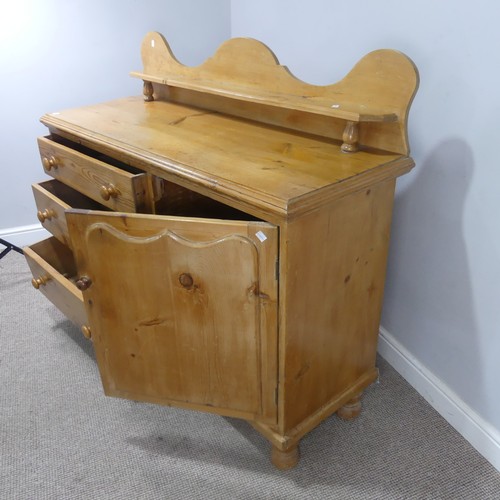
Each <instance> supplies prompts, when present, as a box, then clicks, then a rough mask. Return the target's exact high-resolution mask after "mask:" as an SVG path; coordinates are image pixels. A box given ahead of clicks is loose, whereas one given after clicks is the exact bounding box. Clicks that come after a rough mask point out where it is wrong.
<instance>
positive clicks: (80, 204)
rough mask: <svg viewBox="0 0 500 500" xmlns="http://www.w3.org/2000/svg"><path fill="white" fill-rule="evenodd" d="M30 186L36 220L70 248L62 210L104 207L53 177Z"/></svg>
mask: <svg viewBox="0 0 500 500" xmlns="http://www.w3.org/2000/svg"><path fill="white" fill-rule="evenodd" d="M31 187H32V189H33V195H34V198H35V203H36V207H37V210H38V212H37V217H38V220H39V221H40V222H41V223H42V225H43V227H44V228H45V229H46V230H47V231H49V232H50V233H52V234H53V235H54V236H55V237H56V238H57V239H58V240H59V241H61V242H62V243H64V244H65V245H66V246H69V247H70V248H71V240H70V238H69V234H68V225H67V223H66V214H65V213H64V212H65V211H66V210H68V209H70V208H82V209H89V210H104V209H105V208H104V207H103V206H102V205H101V204H99V203H97V202H96V201H94V200H91V199H90V198H88V197H87V196H85V195H83V194H81V193H79V192H78V191H75V190H74V189H72V188H70V187H68V186H66V185H65V184H63V183H62V182H59V181H57V180H55V179H53V180H50V181H45V182H40V183H39V184H33V185H32V186H31Z"/></svg>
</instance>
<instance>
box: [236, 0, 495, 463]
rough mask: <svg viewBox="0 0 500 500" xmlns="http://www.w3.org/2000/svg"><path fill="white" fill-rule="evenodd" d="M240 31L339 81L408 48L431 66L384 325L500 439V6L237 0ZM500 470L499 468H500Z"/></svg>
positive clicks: (398, 207)
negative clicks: (369, 61)
mask: <svg viewBox="0 0 500 500" xmlns="http://www.w3.org/2000/svg"><path fill="white" fill-rule="evenodd" d="M231 8H232V13H231V16H232V24H231V26H232V36H249V37H254V38H257V39H260V40H262V41H263V42H264V43H266V44H267V45H269V46H270V47H271V48H272V49H273V51H274V52H275V53H276V55H277V56H278V58H279V60H280V62H281V63H282V64H285V65H287V66H288V67H289V68H290V70H291V71H292V72H293V73H295V75H296V76H298V77H299V78H301V79H304V80H306V81H309V82H311V83H318V84H327V83H332V82H334V81H336V80H338V79H339V78H340V77H342V76H343V75H344V74H345V73H346V72H347V71H348V70H349V69H350V67H351V66H352V65H353V64H354V62H355V61H357V60H358V59H359V58H360V57H361V56H363V55H364V54H365V53H367V52H369V51H371V50H374V49H377V48H395V49H399V50H401V51H403V52H405V53H406V54H408V55H409V56H410V57H411V58H412V59H413V60H414V62H415V63H416V64H417V66H418V68H419V70H420V76H421V86H420V90H419V93H418V94H417V97H416V100H415V102H414V105H413V107H412V110H411V113H410V125H409V135H410V144H411V145H412V155H413V156H414V158H415V160H416V163H417V167H416V168H415V169H414V170H413V171H412V173H411V174H409V175H407V176H405V177H403V178H401V179H400V181H399V187H398V191H397V199H396V204H395V216H394V224H393V239H392V246H391V251H390V258H389V270H388V281H387V286H386V296H385V305H384V314H383V320H382V324H383V326H384V327H385V329H386V330H387V331H388V332H389V334H390V335H391V336H392V337H393V338H394V339H396V341H397V342H399V343H400V344H401V345H402V346H403V347H404V348H405V349H406V350H407V351H408V352H409V353H410V355H411V356H412V357H413V358H414V359H416V360H417V362H418V363H419V364H420V365H421V366H422V367H424V368H425V369H426V370H428V371H429V373H431V374H432V375H433V376H435V377H436V378H437V379H438V380H439V381H440V383H442V384H444V386H446V387H447V388H448V389H449V394H453V393H455V394H456V395H457V396H458V398H459V399H461V400H462V401H463V402H465V404H466V405H468V406H469V407H470V408H471V409H472V410H473V412H477V414H478V415H479V417H480V418H481V419H483V420H484V422H486V424H488V423H489V424H491V426H492V429H494V432H496V435H497V436H498V435H499V431H500V396H499V391H498V381H499V380H500V362H499V360H500V326H499V325H500V223H499V222H498V217H499V215H498V214H500V195H499V187H500V165H499V163H500V160H499V159H498V151H497V149H498V146H499V137H500V136H499V129H500V127H499V124H498V114H499V111H500V92H499V89H500V64H499V56H498V48H499V47H500V35H499V32H498V22H497V20H498V19H499V17H500V4H497V3H495V2H492V1H490V2H488V1H485V0H478V1H476V2H468V1H465V0H440V1H439V2H436V1H434V0H420V1H419V2H401V1H399V0H379V1H377V2H374V1H373V0H358V1H357V2H354V3H353V2H340V1H330V0H308V1H307V2H304V1H297V0H291V1H279V0H276V1H269V0H252V1H238V0H234V1H233V2H232V4H231ZM498 463H500V460H499V461H498Z"/></svg>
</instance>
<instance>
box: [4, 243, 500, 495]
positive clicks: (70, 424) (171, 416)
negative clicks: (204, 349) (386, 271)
mask: <svg viewBox="0 0 500 500" xmlns="http://www.w3.org/2000/svg"><path fill="white" fill-rule="evenodd" d="M30 279H31V277H30V274H29V270H28V268H27V266H26V264H25V262H24V258H23V257H22V256H21V255H18V254H15V253H14V252H10V253H9V254H8V255H7V256H6V257H4V258H3V259H2V260H0V499H2V500H10V499H15V500H17V499H22V500H24V499H47V500H54V499H64V500H69V499H89V500H90V499H92V500H99V499H124V500H125V499H127V500H128V499H148V500H149V499H175V500H177V499H190V500H194V499H204V500H205V499H248V500H258V499H284V500H285V499H286V500H294V499H297V500H298V499H300V500H308V499H346V500H348V499H453V500H457V499H464V498H467V499H478V500H480V499H499V498H500V474H499V473H498V472H497V471H495V469H494V468H493V467H492V466H491V465H489V464H488V462H486V461H485V460H484V459H483V458H482V457H481V456H480V455H479V454H478V453H477V452H476V451H475V450H474V449H473V448H472V447H471V446H470V445H469V444H468V443H467V442H466V441H465V440H464V439H463V438H462V437H461V436H459V435H458V434H457V433H456V432H455V431H454V430H453V429H452V428H451V427H450V426H449V425H448V424H447V423H446V422H445V421H444V420H443V419H442V418H441V417H440V416H439V415H438V414H437V413H436V412H435V411H434V410H433V409H432V408H431V407H430V406H429V405H428V404H427V403H426V402H425V401H424V400H423V399H422V398H421V397H420V396H419V395H418V394H417V393H416V392H415V391H414V390H413V389H412V388H411V387H410V386H409V385H408V384H407V383H406V382H405V381H404V380H403V379H402V378H401V377H400V376H399V375H398V374H397V373H396V372H395V371H394V370H393V369H392V368H391V367H390V366H389V365H388V364H387V363H386V362H385V361H383V360H382V359H380V360H379V368H380V383H378V384H375V385H373V386H372V387H371V388H369V390H368V391H367V392H366V394H365V397H364V411H363V413H362V415H361V416H360V417H359V418H358V419H357V420H355V421H353V422H343V421H341V420H339V419H338V418H336V417H331V418H330V419H328V420H327V421H325V422H324V423H323V424H322V425H321V426H319V427H318V428H317V429H315V430H314V431H313V432H312V433H311V434H309V435H308V436H306V438H304V439H303V440H302V443H301V452H302V459H301V461H300V463H299V465H298V467H297V468H295V469H293V470H290V471H287V472H279V471H277V470H276V469H274V468H273V467H272V465H271V464H270V462H269V453H270V445H269V444H268V443H267V442H266V441H265V440H264V439H263V438H262V437H261V436H259V435H258V434H257V433H256V432H255V431H254V430H253V429H252V428H251V427H250V426H249V425H248V424H247V423H245V422H243V421H238V420H234V419H228V418H221V417H218V416H215V415H209V414H203V413H194V412H188V411H183V410H178V409H174V408H168V407H161V406H154V405H149V404H142V403H134V402H130V401H124V400H118V399H111V398H107V397H105V396H104V395H103V394H102V391H101V387H100V381H99V375H98V371H97V366H96V364H95V361H94V357H93V352H92V346H91V344H90V343H89V342H88V341H87V340H85V339H84V338H83V336H82V335H81V334H80V332H79V331H78V330H77V329H76V328H75V327H74V326H73V325H72V324H71V323H70V322H69V321H67V320H66V319H65V318H64V317H63V316H62V315H61V314H60V313H59V312H58V311H57V310H56V309H55V308H54V307H53V306H52V305H51V304H50V303H49V302H47V301H46V300H45V299H44V298H43V296H42V295H41V294H40V293H39V292H37V291H36V290H34V289H33V288H32V287H31V285H30V283H29V282H30Z"/></svg>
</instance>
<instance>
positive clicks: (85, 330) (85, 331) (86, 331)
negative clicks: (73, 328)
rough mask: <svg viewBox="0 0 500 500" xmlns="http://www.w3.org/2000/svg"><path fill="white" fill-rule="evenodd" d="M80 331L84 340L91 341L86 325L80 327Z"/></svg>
mask: <svg viewBox="0 0 500 500" xmlns="http://www.w3.org/2000/svg"><path fill="white" fill-rule="evenodd" d="M81 330H82V333H83V336H84V337H85V338H86V339H91V338H92V332H91V331H90V328H89V327H88V326H87V325H82V328H81Z"/></svg>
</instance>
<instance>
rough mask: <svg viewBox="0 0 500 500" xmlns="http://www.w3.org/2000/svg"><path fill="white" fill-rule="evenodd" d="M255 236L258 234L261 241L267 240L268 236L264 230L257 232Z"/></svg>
mask: <svg viewBox="0 0 500 500" xmlns="http://www.w3.org/2000/svg"><path fill="white" fill-rule="evenodd" d="M255 236H257V238H259V240H260V242H261V243H264V241H266V240H267V236H266V235H265V234H264V233H263V232H262V231H257V232H256V233H255Z"/></svg>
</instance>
